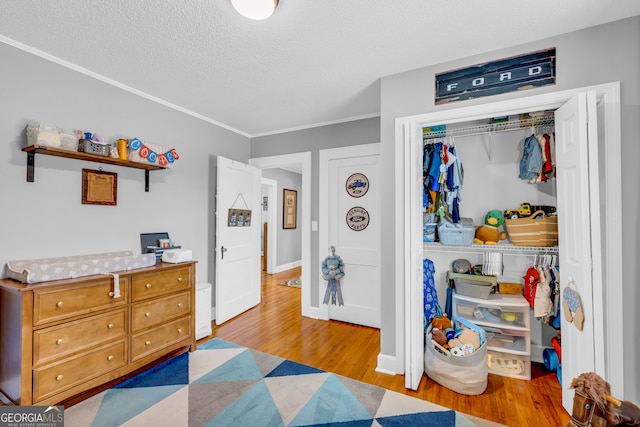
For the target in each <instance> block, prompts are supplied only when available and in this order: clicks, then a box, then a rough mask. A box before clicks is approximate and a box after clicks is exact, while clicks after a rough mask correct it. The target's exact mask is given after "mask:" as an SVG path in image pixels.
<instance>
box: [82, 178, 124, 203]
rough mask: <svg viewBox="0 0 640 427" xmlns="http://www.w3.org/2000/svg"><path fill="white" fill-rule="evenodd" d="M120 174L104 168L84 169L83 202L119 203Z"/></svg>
mask: <svg viewBox="0 0 640 427" xmlns="http://www.w3.org/2000/svg"><path fill="white" fill-rule="evenodd" d="M117 194H118V174H117V173H113V172H104V171H102V170H91V169H82V204H83V205H111V206H115V205H116V204H117Z"/></svg>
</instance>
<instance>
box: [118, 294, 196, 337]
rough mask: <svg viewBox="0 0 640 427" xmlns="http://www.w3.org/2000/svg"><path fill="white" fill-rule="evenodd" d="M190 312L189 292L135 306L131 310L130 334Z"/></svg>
mask: <svg viewBox="0 0 640 427" xmlns="http://www.w3.org/2000/svg"><path fill="white" fill-rule="evenodd" d="M190 312H191V293H189V292H183V293H180V294H177V295H171V296H168V297H164V298H160V299H155V300H152V301H149V302H143V303H138V304H135V305H133V308H132V309H131V317H132V329H131V332H137V331H140V330H142V329H145V328H148V327H150V326H154V325H157V324H160V323H164V322H165V321H166V320H171V319H175V318H176V317H181V316H185V315H187V314H189V313H190Z"/></svg>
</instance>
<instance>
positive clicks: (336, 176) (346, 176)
mask: <svg viewBox="0 0 640 427" xmlns="http://www.w3.org/2000/svg"><path fill="white" fill-rule="evenodd" d="M379 153H380V144H366V145H360V146H353V147H344V148H337V149H331V150H321V151H320V224H321V229H320V235H319V245H320V250H319V253H320V258H321V259H320V262H322V260H324V258H325V257H326V256H327V255H329V254H330V251H329V248H330V247H331V246H333V247H335V253H336V255H339V256H340V258H342V261H343V262H344V265H345V267H344V273H345V276H344V277H343V278H342V279H341V280H340V287H341V290H342V296H343V299H344V305H338V304H336V305H334V304H332V303H331V301H330V302H329V304H326V305H325V304H323V299H324V296H325V292H326V285H327V281H325V280H324V279H321V282H320V283H321V286H320V304H321V314H322V315H321V317H324V318H328V319H335V320H340V321H343V322H349V323H354V324H358V325H364V326H370V327H374V328H379V327H380V227H381V224H380V199H379V194H380V192H379V189H380V180H379V168H380V164H379V159H380V154H379ZM321 273H322V272H321Z"/></svg>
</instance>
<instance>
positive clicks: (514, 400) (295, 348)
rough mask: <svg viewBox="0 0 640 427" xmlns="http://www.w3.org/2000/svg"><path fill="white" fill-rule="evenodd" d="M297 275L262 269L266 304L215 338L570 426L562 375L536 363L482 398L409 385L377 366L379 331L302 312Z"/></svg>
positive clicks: (503, 419) (488, 414)
mask: <svg viewBox="0 0 640 427" xmlns="http://www.w3.org/2000/svg"><path fill="white" fill-rule="evenodd" d="M298 276H300V269H299V268H295V269H292V270H288V271H286V272H282V273H278V274H273V275H268V274H266V273H263V280H262V302H261V304H259V305H258V306H256V307H254V308H252V309H251V310H248V311H247V312H245V313H243V314H241V315H239V316H237V317H236V318H234V319H231V320H230V321H228V322H226V323H224V324H222V325H220V326H216V325H215V324H214V325H213V336H215V337H219V338H222V339H224V340H228V341H231V342H234V343H236V344H240V345H243V346H246V347H249V348H252V349H255V350H259V351H262V352H265V353H269V354H274V355H276V356H280V357H283V358H286V359H290V360H293V361H295V362H299V363H303V364H306V365H310V366H313V367H316V368H319V369H322V370H325V371H330V372H334V373H336V374H339V375H344V376H346V377H350V378H353V379H355V380H359V381H363V382H366V383H369V384H374V385H377V386H380V387H384V388H386V389H389V390H394V391H397V392H400V393H404V394H407V395H409V396H414V397H417V398H419V399H423V400H428V401H430V402H434V403H437V404H440V405H443V406H446V407H448V408H451V409H455V410H457V411H460V412H464V413H467V414H471V415H474V416H477V417H480V418H484V419H488V420H491V421H495V422H498V423H502V424H505V425H508V426H565V425H566V424H567V422H568V421H569V415H568V414H567V412H566V411H565V410H564V409H563V408H562V404H561V388H560V385H559V384H558V381H557V379H556V375H555V373H551V372H548V371H546V370H545V368H544V366H543V365H541V364H537V363H534V364H532V365H533V366H532V379H531V381H524V380H516V379H511V378H506V377H502V376H497V375H491V374H489V381H488V386H487V390H486V391H485V392H484V393H483V394H482V395H479V396H465V395H461V394H458V393H455V392H453V391H451V390H449V389H447V388H445V387H442V386H440V385H439V384H437V383H435V382H434V381H432V380H430V379H429V378H427V377H426V376H423V378H422V381H421V382H420V386H419V388H418V390H416V391H413V390H407V389H406V388H405V387H404V376H402V375H387V374H382V373H379V372H376V371H375V368H376V366H377V360H376V358H377V356H378V353H379V352H380V334H379V330H378V329H373V328H368V327H363V326H357V325H352V324H348V323H343V322H337V321H322V320H313V319H310V318H306V317H302V315H301V314H300V313H301V306H300V304H301V301H300V300H301V298H300V297H301V290H300V289H298V288H292V287H288V286H281V285H279V283H282V282H284V281H285V280H288V279H291V278H294V277H298ZM205 340H206V339H205Z"/></svg>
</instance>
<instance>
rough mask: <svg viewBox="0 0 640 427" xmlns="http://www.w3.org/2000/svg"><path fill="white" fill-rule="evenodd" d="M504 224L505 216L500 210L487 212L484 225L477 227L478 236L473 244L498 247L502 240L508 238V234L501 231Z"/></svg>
mask: <svg viewBox="0 0 640 427" xmlns="http://www.w3.org/2000/svg"><path fill="white" fill-rule="evenodd" d="M502 224H504V214H503V213H502V212H501V211H499V210H492V211H489V212H487V214H486V215H485V217H484V225H479V226H478V227H476V236H475V238H474V239H473V243H476V244H478V245H496V244H498V242H499V241H500V240H504V239H506V238H507V233H505V232H501V231H500V226H501V225H502Z"/></svg>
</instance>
